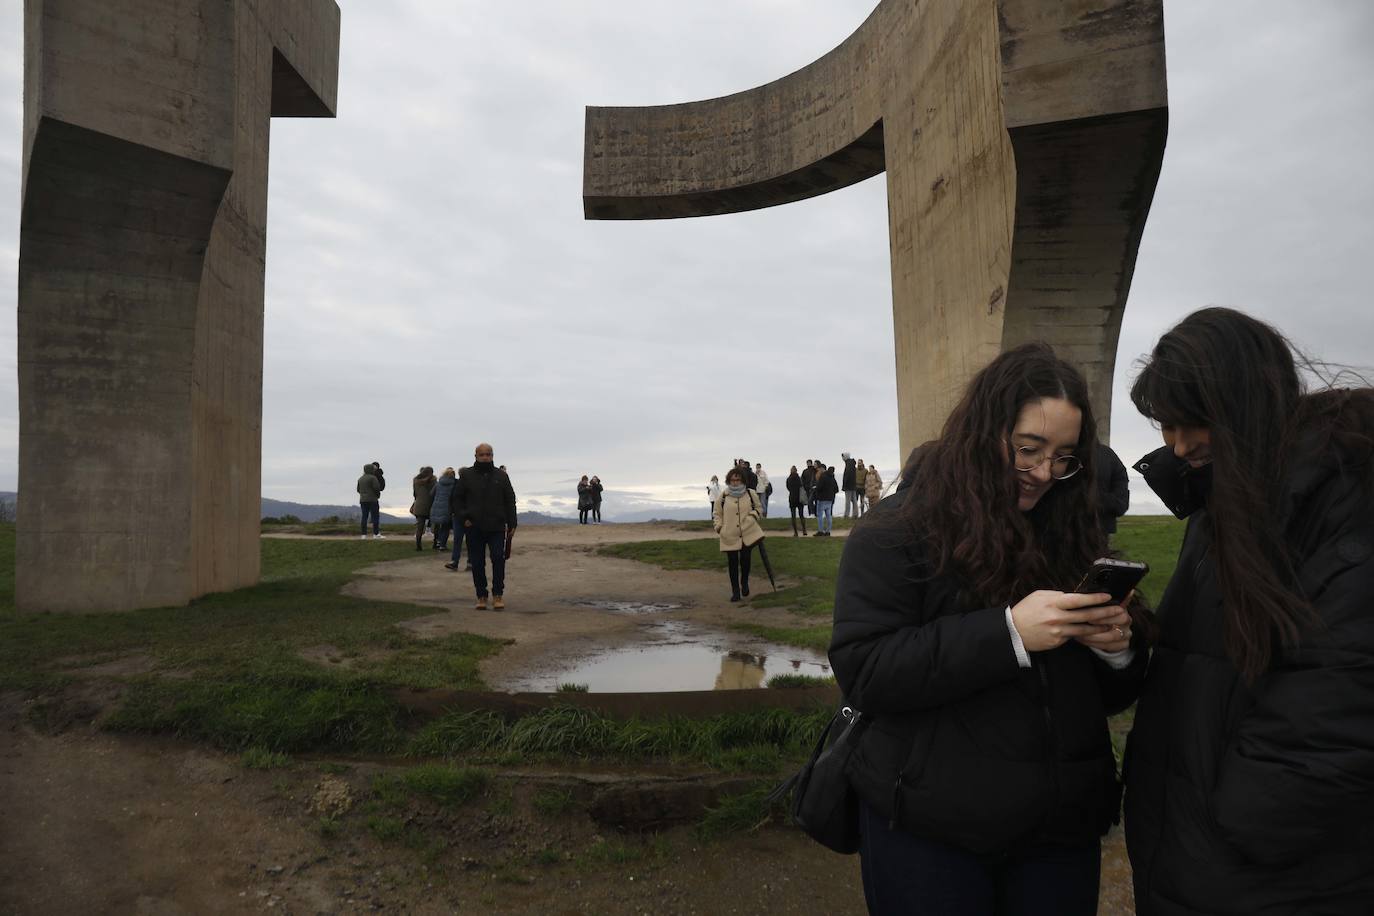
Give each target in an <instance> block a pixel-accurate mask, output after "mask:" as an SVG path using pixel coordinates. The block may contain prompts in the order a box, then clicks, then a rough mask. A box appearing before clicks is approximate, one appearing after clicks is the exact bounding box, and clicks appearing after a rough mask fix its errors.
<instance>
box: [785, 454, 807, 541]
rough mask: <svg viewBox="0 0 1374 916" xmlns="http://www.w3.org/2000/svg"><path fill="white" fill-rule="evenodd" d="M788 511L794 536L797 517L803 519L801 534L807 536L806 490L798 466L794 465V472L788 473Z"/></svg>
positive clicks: (793, 535)
mask: <svg viewBox="0 0 1374 916" xmlns="http://www.w3.org/2000/svg"><path fill="white" fill-rule="evenodd" d="M787 511H788V512H789V513H790V514H791V516H792V537H796V536H797V519H799V518H800V519H801V536H802V537H806V492H805V489H804V488H803V487H802V479H801V475H800V474H798V473H797V466H796V465H795V464H794V465H792V473H790V474H788V475H787Z"/></svg>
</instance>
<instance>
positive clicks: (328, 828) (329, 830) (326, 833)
mask: <svg viewBox="0 0 1374 916" xmlns="http://www.w3.org/2000/svg"><path fill="white" fill-rule="evenodd" d="M315 830H316V832H318V833H319V835H320V839H322V840H332V839H335V838H337V837H338V836H339V834H340V833H342V832H343V825H342V824H341V823H339V820H338V818H334V817H322V818H320V819H319V820H318V821H316V822H315Z"/></svg>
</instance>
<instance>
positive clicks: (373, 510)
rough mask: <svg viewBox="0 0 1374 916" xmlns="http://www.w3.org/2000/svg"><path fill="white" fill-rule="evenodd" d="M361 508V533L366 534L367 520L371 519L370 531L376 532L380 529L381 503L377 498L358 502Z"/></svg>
mask: <svg viewBox="0 0 1374 916" xmlns="http://www.w3.org/2000/svg"><path fill="white" fill-rule="evenodd" d="M358 505H359V506H360V507H361V508H362V510H363V527H362V533H363V534H367V520H368V518H369V517H370V518H371V519H372V533H373V534H377V533H379V532H380V531H381V530H382V504H381V503H379V502H378V501H377V500H375V499H374V500H372V501H371V502H366V503H359V504H358Z"/></svg>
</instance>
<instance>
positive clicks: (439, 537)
mask: <svg viewBox="0 0 1374 916" xmlns="http://www.w3.org/2000/svg"><path fill="white" fill-rule="evenodd" d="M432 524H433V525H434V549H435V550H447V549H448V536H449V535H450V534H451V533H452V532H453V522H452V520H445V521H442V522H440V521H435V522H432Z"/></svg>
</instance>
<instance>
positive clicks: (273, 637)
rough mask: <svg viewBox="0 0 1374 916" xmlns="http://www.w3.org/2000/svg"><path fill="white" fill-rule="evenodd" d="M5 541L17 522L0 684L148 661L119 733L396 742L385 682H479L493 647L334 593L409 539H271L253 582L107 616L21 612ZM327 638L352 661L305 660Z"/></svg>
mask: <svg viewBox="0 0 1374 916" xmlns="http://www.w3.org/2000/svg"><path fill="white" fill-rule="evenodd" d="M13 547H14V531H13V526H12V525H11V526H0V588H4V587H6V583H8V586H7V587H8V588H9V591H8V592H7V593H5V594H0V690H21V691H25V692H28V693H31V694H40V695H41V694H43V693H46V692H51V691H55V690H57V689H60V688H61V687H62V686H63V685H64V684H65V683H67V682H70V681H71V680H73V679H74V678H76V677H77V676H78V675H79V674H80V673H81V671H80V669H82V668H84V667H88V666H89V665H90V664H92V663H95V662H99V661H107V660H112V659H117V658H120V657H122V656H127V655H139V656H145V657H147V658H148V659H149V663H148V665H145V666H144V667H149V666H151V668H152V670H151V672H150V673H145V674H140V675H129V676H126V677H124V678H122V679H123V680H125V681H126V682H127V683H128V685H129V688H128V690H127V692H126V696H125V700H124V702H123V705H122V706H121V707H120V708H119V709H117V710H116V711H115V712H114V714H113V715H111V716H110V717H109V718H108V719H107V720H106V726H107V727H109V728H112V729H116V730H122V731H135V732H170V733H174V734H178V735H185V736H188V737H194V738H199V739H202V740H205V741H208V742H211V743H213V744H215V745H217V746H220V747H223V748H226V749H229V750H237V751H244V750H247V749H249V748H259V749H261V750H263V751H266V752H271V753H286V752H299V751H306V750H341V751H380V752H385V751H390V750H395V749H397V748H399V747H401V746H403V744H404V739H405V734H404V732H405V730H406V729H407V728H408V726H409V723H408V722H407V721H406V719H405V717H404V715H403V714H402V711H401V709H400V707H399V705H398V704H397V703H396V702H395V700H394V699H393V698H392V696H391V692H392V691H393V690H396V689H399V688H421V689H423V688H451V689H459V690H467V689H479V688H480V687H481V686H482V683H481V679H480V678H479V676H478V673H477V665H478V663H479V662H480V661H481V659H482V658H485V657H486V656H488V655H491V654H494V653H495V652H497V651H499V650H500V647H501V643H499V642H497V641H494V640H489V639H484V638H482V637H478V636H470V635H466V634H453V635H450V636H447V637H445V638H442V639H438V640H421V639H418V638H416V637H413V636H411V635H409V634H408V633H406V632H405V631H403V630H401V629H399V628H398V627H397V626H396V624H397V623H399V622H401V621H403V620H408V619H412V618H414V617H418V616H422V615H425V614H428V613H431V609H428V608H422V607H418V606H415V605H409V604H399V603H383V602H373V601H366V600H363V599H358V598H351V597H347V596H344V595H341V594H340V593H339V592H340V589H342V587H343V586H344V585H345V584H346V583H347V581H348V580H349V578H350V577H351V576H352V575H353V574H354V573H355V572H356V571H357V570H358V569H359V568H361V567H363V566H366V565H369V564H372V563H376V562H379V561H386V560H400V559H406V558H412V557H414V555H415V550H414V546H413V545H411V544H408V543H407V542H405V541H381V542H373V541H367V542H363V541H358V540H337V541H306V540H285V539H265V540H263V541H262V542H261V550H262V582H261V583H260V584H259V585H256V586H253V587H251V588H245V589H239V590H237V591H234V592H227V593H221V594H215V595H207V596H206V597H204V598H201V599H198V600H196V601H193V602H191V603H190V604H189V605H188V606H186V607H178V608H154V609H150V610H141V611H129V612H124V613H113V614H25V615H19V614H18V613H16V612H15V610H14V605H13V574H14V568H13V567H14V561H13V558H14V550H13ZM323 646H328V647H331V649H330V650H328V655H330V656H333V657H338V656H343V657H348V658H350V659H352V663H351V664H349V665H347V666H344V665H330V666H328V667H326V666H324V665H322V664H317V663H315V662H314V661H310V660H307V658H305V657H303V656H302V651H303V650H305V649H310V648H312V647H323Z"/></svg>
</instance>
